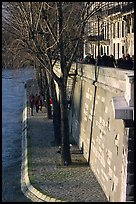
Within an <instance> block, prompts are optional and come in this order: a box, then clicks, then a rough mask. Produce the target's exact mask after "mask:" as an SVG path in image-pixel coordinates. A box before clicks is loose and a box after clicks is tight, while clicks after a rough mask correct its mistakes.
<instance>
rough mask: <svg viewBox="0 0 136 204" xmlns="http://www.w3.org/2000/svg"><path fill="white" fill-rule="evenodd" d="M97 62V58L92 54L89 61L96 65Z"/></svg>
mask: <svg viewBox="0 0 136 204" xmlns="http://www.w3.org/2000/svg"><path fill="white" fill-rule="evenodd" d="M95 63H96V61H95V59H94V56H93V55H91V57H90V61H89V64H93V65H95Z"/></svg>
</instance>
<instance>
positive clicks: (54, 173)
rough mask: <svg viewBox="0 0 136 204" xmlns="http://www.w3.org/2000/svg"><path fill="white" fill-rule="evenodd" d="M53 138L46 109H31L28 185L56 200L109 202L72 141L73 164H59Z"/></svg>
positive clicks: (59, 158) (58, 156) (29, 119)
mask: <svg viewBox="0 0 136 204" xmlns="http://www.w3.org/2000/svg"><path fill="white" fill-rule="evenodd" d="M53 140H54V131H53V122H52V120H49V119H47V114H46V109H43V111H42V112H41V111H39V112H38V113H36V112H35V110H34V116H30V114H28V148H29V151H30V155H29V157H28V159H29V163H30V167H29V169H28V173H29V179H30V183H31V185H32V186H33V187H34V188H36V189H37V190H38V191H40V192H41V193H42V195H46V196H47V197H48V198H50V199H51V198H55V199H58V201H59V202H61V201H62V202H63V201H64V202H108V201H107V198H106V196H105V194H104V192H103V190H102V188H101V187H100V185H99V183H98V182H97V179H96V177H95V175H94V174H93V172H92V170H91V168H90V167H89V166H88V165H87V163H86V160H85V159H84V157H83V155H82V154H81V153H80V151H79V149H78V147H77V145H76V144H73V146H72V147H71V150H70V151H71V158H72V164H71V165H69V166H62V165H61V155H60V154H59V153H57V150H58V146H54V145H53V143H52V142H53ZM72 142H73V141H72ZM33 201H34V200H33ZM39 202H40V201H39ZM50 202H51V200H50ZM56 202H57V200H56Z"/></svg>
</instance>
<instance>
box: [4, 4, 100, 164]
mask: <svg viewBox="0 0 136 204" xmlns="http://www.w3.org/2000/svg"><path fill="white" fill-rule="evenodd" d="M93 4H94V2H92V3H91V2H9V3H8V7H7V9H8V11H9V13H10V17H9V18H8V19H5V20H6V21H5V22H6V24H7V25H8V24H9V25H10V26H11V27H12V30H13V31H12V33H13V35H14V45H15V47H16V52H17V51H18V50H19V49H24V50H25V52H26V53H29V54H31V56H32V57H35V58H36V60H37V61H38V63H39V64H40V66H41V67H42V68H43V69H44V78H46V82H47V81H48V85H49V86H50V88H51V94H52V97H53V106H54V111H56V110H58V108H57V107H59V108H60V115H59V114H58V113H57V112H55V113H56V114H54V118H57V117H59V118H60V128H61V133H60V134H61V155H62V163H63V164H67V165H68V164H70V163H71V155H70V149H69V122H68V110H67V92H66V90H67V80H68V76H69V72H70V68H71V65H72V63H73V62H74V61H75V60H76V56H77V51H78V47H79V44H80V42H81V41H82V38H83V35H84V29H85V25H86V23H87V21H88V19H89V18H91V17H92V16H93V15H95V14H96V13H97V12H98V11H99V10H100V5H99V4H97V5H95V4H94V8H93V9H92V10H90V12H88V10H89V9H90V8H91V7H92V5H93ZM10 48H11V50H12V51H13V47H12V46H10ZM58 60H59V64H60V71H61V76H60V77H59V76H57V75H56V73H55V72H54V66H55V64H56V62H57V61H58ZM39 71H41V69H39ZM39 71H38V72H39ZM54 82H56V83H57V84H58V87H59V91H60V101H59V104H58V101H57V97H56V93H55V92H54V90H55V84H54ZM48 85H47V86H48ZM58 125H59V124H58Z"/></svg>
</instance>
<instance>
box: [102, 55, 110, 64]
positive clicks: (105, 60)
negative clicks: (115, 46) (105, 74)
mask: <svg viewBox="0 0 136 204" xmlns="http://www.w3.org/2000/svg"><path fill="white" fill-rule="evenodd" d="M108 64H109V56H107V55H106V53H104V55H103V56H102V65H103V66H105V67H108Z"/></svg>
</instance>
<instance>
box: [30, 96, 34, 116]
mask: <svg viewBox="0 0 136 204" xmlns="http://www.w3.org/2000/svg"><path fill="white" fill-rule="evenodd" d="M29 104H30V110H31V115H32V116H33V109H34V95H33V94H32V95H30V97H29Z"/></svg>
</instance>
